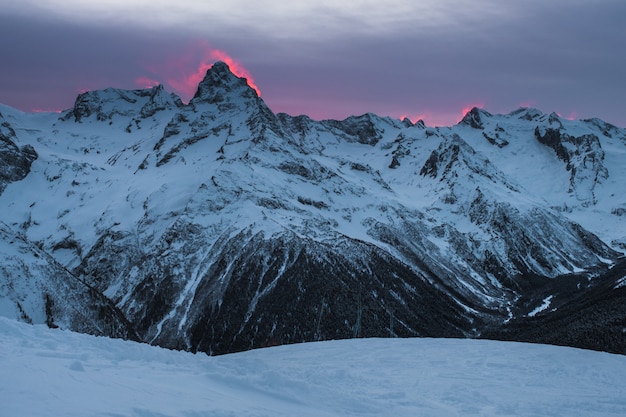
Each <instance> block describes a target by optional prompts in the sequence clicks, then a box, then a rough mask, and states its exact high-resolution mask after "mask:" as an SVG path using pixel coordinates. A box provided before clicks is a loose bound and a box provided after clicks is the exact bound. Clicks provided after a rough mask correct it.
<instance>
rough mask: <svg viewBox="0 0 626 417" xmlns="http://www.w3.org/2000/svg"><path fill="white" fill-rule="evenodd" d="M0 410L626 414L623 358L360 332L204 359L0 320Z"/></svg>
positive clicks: (148, 414) (150, 414)
mask: <svg viewBox="0 0 626 417" xmlns="http://www.w3.org/2000/svg"><path fill="white" fill-rule="evenodd" d="M0 368H1V369H2V377H0V402H1V403H2V407H1V408H0V416H3V417H4V416H7V417H8V416H30V417H37V416H65V417H72V416H80V417H85V416H109V417H110V416H115V417H121V416H138V417H139V416H141V417H174V416H181V417H191V416H193V417H201V416H257V417H262V416H272V417H277V416H295V415H297V416H316V417H317V416H347V415H351V416H373V415H375V416H435V417H437V416H553V417H554V416H556V417H558V416H567V417H570V416H596V417H603V416H624V415H626V386H625V385H624V380H625V379H624V378H625V377H626V356H622V355H612V354H608V353H602V352H593V351H585V350H580V349H573V348H564V347H555V346H546V345H531V344H523V343H511V342H495V341H486V340H462V339H358V340H344V341H332V342H318V343H307V344H300V345H291V346H281V347H274V348H267V349H258V350H254V351H249V352H244V353H237V354H230V355H224V356H217V357H209V356H206V355H204V354H197V355H194V354H191V353H186V352H177V351H169V350H165V349H161V348H156V347H152V346H149V345H146V344H138V343H133V342H126V341H122V340H114V339H108V338H102V337H93V336H88V335H81V334H76V333H72V332H69V331H60V330H50V329H48V328H46V327H45V326H40V325H36V326H31V325H26V324H23V323H19V322H17V321H13V320H10V319H6V318H0Z"/></svg>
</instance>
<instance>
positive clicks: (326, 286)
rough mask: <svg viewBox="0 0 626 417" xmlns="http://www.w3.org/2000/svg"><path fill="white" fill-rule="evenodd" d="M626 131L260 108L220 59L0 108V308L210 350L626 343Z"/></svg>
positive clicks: (532, 119)
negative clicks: (187, 94) (182, 94)
mask: <svg viewBox="0 0 626 417" xmlns="http://www.w3.org/2000/svg"><path fill="white" fill-rule="evenodd" d="M625 158H626V129H622V128H618V127H616V126H612V125H610V124H608V123H605V122H603V121H601V120H598V119H589V120H576V121H572V120H567V119H563V118H561V117H559V116H558V115H556V114H554V113H552V114H544V113H542V112H541V111H539V110H536V109H531V108H521V109H519V110H516V111H513V112H512V113H509V114H504V115H500V114H490V113H488V112H486V111H484V110H481V109H478V108H473V109H472V110H470V111H469V112H468V113H467V114H466V115H465V117H464V118H463V119H462V120H461V121H460V122H459V123H458V124H457V125H455V126H451V127H440V128H433V127H427V126H425V125H424V123H423V122H421V121H418V122H417V123H413V122H411V121H410V120H408V119H404V120H396V119H392V118H389V117H379V116H377V115H374V114H364V115H362V116H357V117H349V118H347V119H345V120H341V121H337V120H322V121H315V120H312V119H310V118H309V117H307V116H295V117H294V116H290V115H287V114H274V113H273V112H272V111H271V110H270V109H269V108H268V107H267V106H266V105H265V103H264V102H263V100H262V99H261V98H260V97H259V96H258V95H257V93H256V92H255V90H253V89H252V88H250V87H249V86H248V84H247V82H246V80H245V79H244V78H238V77H237V76H235V75H234V74H233V73H232V72H231V71H230V69H229V68H228V66H227V65H226V64H224V63H221V62H218V63H216V64H214V65H213V67H212V68H211V69H209V70H208V71H207V73H206V76H205V78H204V79H203V81H202V82H201V83H200V84H199V86H198V89H197V92H196V94H195V96H194V97H193V99H192V100H191V101H190V102H189V103H188V104H184V103H183V102H182V101H181V100H180V98H178V97H177V96H175V95H173V94H170V93H167V92H166V91H165V90H164V89H163V87H162V86H157V87H154V88H152V89H145V90H132V91H127V90H119V89H106V90H102V91H90V92H86V93H83V94H80V95H79V96H78V98H77V99H76V103H75V105H74V107H73V108H71V109H69V110H67V111H65V112H62V113H61V114H57V113H34V114H29V113H22V112H20V111H18V110H15V109H12V108H9V107H6V106H0V212H1V213H2V215H1V217H0V259H2V261H1V262H0V315H3V316H7V317H10V318H15V319H18V320H21V321H25V322H29V323H46V324H48V326H50V327H61V328H66V329H71V330H76V331H79V332H86V333H91V334H96V335H106V336H112V337H120V338H130V339H134V340H138V341H144V342H148V343H151V344H154V345H159V346H162V347H167V348H174V349H182V350H189V351H193V352H196V351H202V352H207V353H209V354H221V353H227V352H235V351H242V350H248V349H252V348H256V347H263V346H270V345H277V344H287V343H294V342H301V341H317V340H328V339H344V338H352V337H413V336H431V337H471V338H476V337H487V338H498V339H511V340H519V341H534V342H544V343H553V344H563V345H570V346H576V347H584V348H592V349H598V350H606V351H609V352H616V353H626V308H624V305H626V304H625V303H626V260H625V259H624V251H626V193H625V192H624V191H625V188H624V183H625V180H626V164H625V163H624V160H625Z"/></svg>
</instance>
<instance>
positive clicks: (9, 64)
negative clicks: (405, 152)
mask: <svg viewBox="0 0 626 417" xmlns="http://www.w3.org/2000/svg"><path fill="white" fill-rule="evenodd" d="M0 4H1V7H0V103H4V104H7V105H10V106H14V107H17V108H20V109H22V110H26V111H34V110H60V109H67V108H70V107H71V106H72V105H73V103H74V99H75V98H76V95H77V94H78V93H79V92H82V91H85V90H92V89H99V88H106V87H117V88H125V89H134V88H143V87H146V86H150V85H152V84H154V83H157V82H158V83H162V84H164V86H165V87H166V89H167V90H168V91H171V92H175V93H177V94H179V95H180V96H181V98H183V100H184V101H187V100H189V99H190V98H191V96H192V95H193V92H194V91H195V84H196V83H197V81H198V74H202V73H203V72H204V71H205V70H206V68H207V67H208V66H209V65H210V64H212V63H213V62H214V61H215V60H218V59H220V60H224V59H233V60H234V62H235V63H236V64H237V65H238V70H239V71H240V72H241V73H244V74H246V75H247V76H248V77H249V78H251V79H252V80H253V82H254V84H255V85H256V86H258V88H259V89H260V92H261V96H262V98H263V99H264V100H265V102H266V103H267V104H268V105H269V106H270V108H271V109H272V110H274V111H275V112H286V113H290V114H294V115H296V114H302V113H304V114H308V115H310V116H311V117H313V118H315V119H320V118H335V119H342V118H345V117H347V116H349V115H359V114H363V113H365V112H374V113H377V114H379V115H383V116H392V117H396V118H399V117H401V116H408V117H410V118H411V119H413V120H416V119H418V118H422V119H424V120H425V121H426V124H428V125H448V124H454V123H456V122H458V121H459V119H460V118H461V116H462V112H463V109H467V108H470V107H472V106H475V105H476V106H479V107H483V108H484V109H485V110H487V111H490V112H493V113H508V112H510V111H512V110H515V109H516V108H518V107H520V106H531V107H537V108H539V109H541V110H543V111H544V112H552V111H555V112H557V113H559V114H561V115H562V116H563V117H568V118H588V117H599V118H601V119H604V120H606V121H608V122H610V123H613V124H616V125H618V126H622V127H626V75H625V74H626V23H625V22H626V1H624V0H593V1H592V0H585V1H582V0H523V1H522V0H519V1H516V0H513V1H501V0H472V1H466V0H420V1H417V0H385V1H369V0H354V1H342V2H339V1H337V0H328V1H326V0H324V1H311V0H309V1H301V0H291V1H289V2H285V1H273V0H272V1H260V0H256V1H253V0H229V1H215V0H208V1H207V0H175V1H174V0H110V1H100V2H95V1H87V0H0Z"/></svg>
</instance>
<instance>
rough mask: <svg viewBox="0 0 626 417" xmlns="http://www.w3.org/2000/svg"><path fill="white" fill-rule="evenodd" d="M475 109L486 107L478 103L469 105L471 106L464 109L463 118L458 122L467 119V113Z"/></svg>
mask: <svg viewBox="0 0 626 417" xmlns="http://www.w3.org/2000/svg"><path fill="white" fill-rule="evenodd" d="M474 107H476V108H479V109H482V108H483V107H485V105H484V104H483V103H477V104H469V105H467V106H465V107H463V109H462V110H461V117H460V118H459V119H458V121H461V120H463V117H465V115H466V114H467V112H469V111H470V110H472V109H473V108H474Z"/></svg>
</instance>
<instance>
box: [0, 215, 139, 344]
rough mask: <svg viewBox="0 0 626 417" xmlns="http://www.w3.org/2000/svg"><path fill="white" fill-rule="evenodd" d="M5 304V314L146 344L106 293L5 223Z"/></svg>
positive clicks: (1, 271) (0, 239)
mask: <svg viewBox="0 0 626 417" xmlns="http://www.w3.org/2000/svg"><path fill="white" fill-rule="evenodd" d="M0 256H1V257H2V263H0V300H2V311H3V315H5V316H9V317H11V318H16V319H19V320H23V321H25V322H27V323H33V324H47V325H48V326H49V327H52V328H57V327H60V328H65V329H71V330H75V331H78V332H82V333H89V334H94V335H99V336H111V337H120V338H125V339H133V340H140V337H139V336H138V335H137V333H136V332H135V331H134V330H133V327H132V326H131V324H130V323H129V322H128V321H127V320H126V318H125V317H124V315H123V314H122V313H121V311H120V310H119V309H117V308H116V307H115V305H113V303H112V302H111V301H110V300H109V299H108V298H106V297H105V296H104V295H103V294H102V293H101V292H99V291H97V290H95V289H94V288H91V287H89V286H88V285H86V284H85V283H84V282H81V281H79V280H78V279H77V278H76V277H75V276H73V275H72V274H71V273H69V272H68V271H67V270H66V269H65V268H63V266H61V265H59V264H58V262H56V261H55V260H54V259H53V258H52V257H51V256H50V255H48V254H47V253H46V252H44V251H42V250H41V249H39V248H37V247H36V246H34V245H33V244H32V243H30V242H28V241H27V240H25V239H24V237H23V236H20V235H19V234H16V233H15V232H13V231H12V230H10V229H9V228H8V227H7V226H6V225H4V224H3V223H0Z"/></svg>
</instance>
